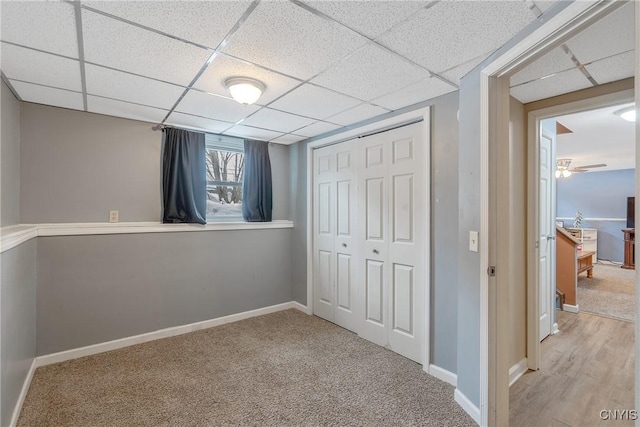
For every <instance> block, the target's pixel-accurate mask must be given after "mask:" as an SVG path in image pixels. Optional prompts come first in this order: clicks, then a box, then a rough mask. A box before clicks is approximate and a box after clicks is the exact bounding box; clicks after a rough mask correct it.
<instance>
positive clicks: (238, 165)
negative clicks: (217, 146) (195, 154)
mask: <svg viewBox="0 0 640 427" xmlns="http://www.w3.org/2000/svg"><path fill="white" fill-rule="evenodd" d="M243 172H244V154H243V153H236V152H233V151H222V150H211V149H209V150H207V181H225V182H239V183H242V173H243Z"/></svg>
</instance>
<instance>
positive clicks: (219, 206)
mask: <svg viewBox="0 0 640 427" xmlns="http://www.w3.org/2000/svg"><path fill="white" fill-rule="evenodd" d="M207 216H208V217H216V218H224V217H227V218H231V217H238V218H240V217H242V185H212V186H208V187H207Z"/></svg>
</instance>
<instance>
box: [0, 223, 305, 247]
mask: <svg viewBox="0 0 640 427" xmlns="http://www.w3.org/2000/svg"><path fill="white" fill-rule="evenodd" d="M293 226H294V224H293V221H272V222H214V223H209V224H206V225H196V224H162V223H158V222H118V223H108V222H80V223H68V224H67V223H60V224H20V225H13V226H10V227H2V228H1V229H0V253H2V252H6V251H8V250H10V249H13V248H15V247H16V246H18V245H20V244H22V243H24V242H26V241H28V240H31V239H33V238H36V237H51V236H88V235H102V234H145V233H184V232H203V231H229V230H262V229H279V228H293Z"/></svg>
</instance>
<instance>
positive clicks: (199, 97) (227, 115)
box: [176, 90, 260, 123]
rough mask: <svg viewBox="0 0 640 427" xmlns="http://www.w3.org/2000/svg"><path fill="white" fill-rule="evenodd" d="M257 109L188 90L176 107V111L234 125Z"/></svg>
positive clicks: (231, 100) (227, 99) (228, 99)
mask: <svg viewBox="0 0 640 427" xmlns="http://www.w3.org/2000/svg"><path fill="white" fill-rule="evenodd" d="M259 108H260V107H258V106H255V105H242V104H239V103H237V102H236V101H234V100H233V99H230V98H223V97H221V96H216V95H209V94H208V93H204V92H198V91H196V90H190V91H189V92H188V93H187V94H186V95H185V97H184V98H182V101H181V102H180V104H178V106H177V107H176V111H178V112H180V113H187V114H193V115H196V116H202V117H207V118H210V119H214V120H219V121H223V122H232V123H236V122H238V121H240V120H242V119H244V118H245V117H247V116H248V115H250V114H252V113H255V112H256V111H258V109H259Z"/></svg>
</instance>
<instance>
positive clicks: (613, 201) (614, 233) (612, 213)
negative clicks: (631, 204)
mask: <svg viewBox="0 0 640 427" xmlns="http://www.w3.org/2000/svg"><path fill="white" fill-rule="evenodd" d="M635 179H636V175H635V169H624V170H615V171H604V172H587V173H574V174H573V175H571V176H570V177H568V178H562V179H558V180H556V188H557V205H556V212H557V214H556V216H557V217H560V218H574V217H575V216H576V212H577V211H578V210H580V212H582V214H583V215H584V217H585V218H609V219H611V220H610V221H584V223H583V227H585V228H595V229H597V230H598V258H599V259H605V260H609V261H616V262H622V260H623V257H624V240H623V235H622V232H621V231H620V230H622V229H623V228H626V226H627V223H626V221H612V220H613V219H614V218H618V219H619V218H626V217H627V197H632V196H634V194H635V188H636V187H635ZM565 226H573V221H567V220H565Z"/></svg>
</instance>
